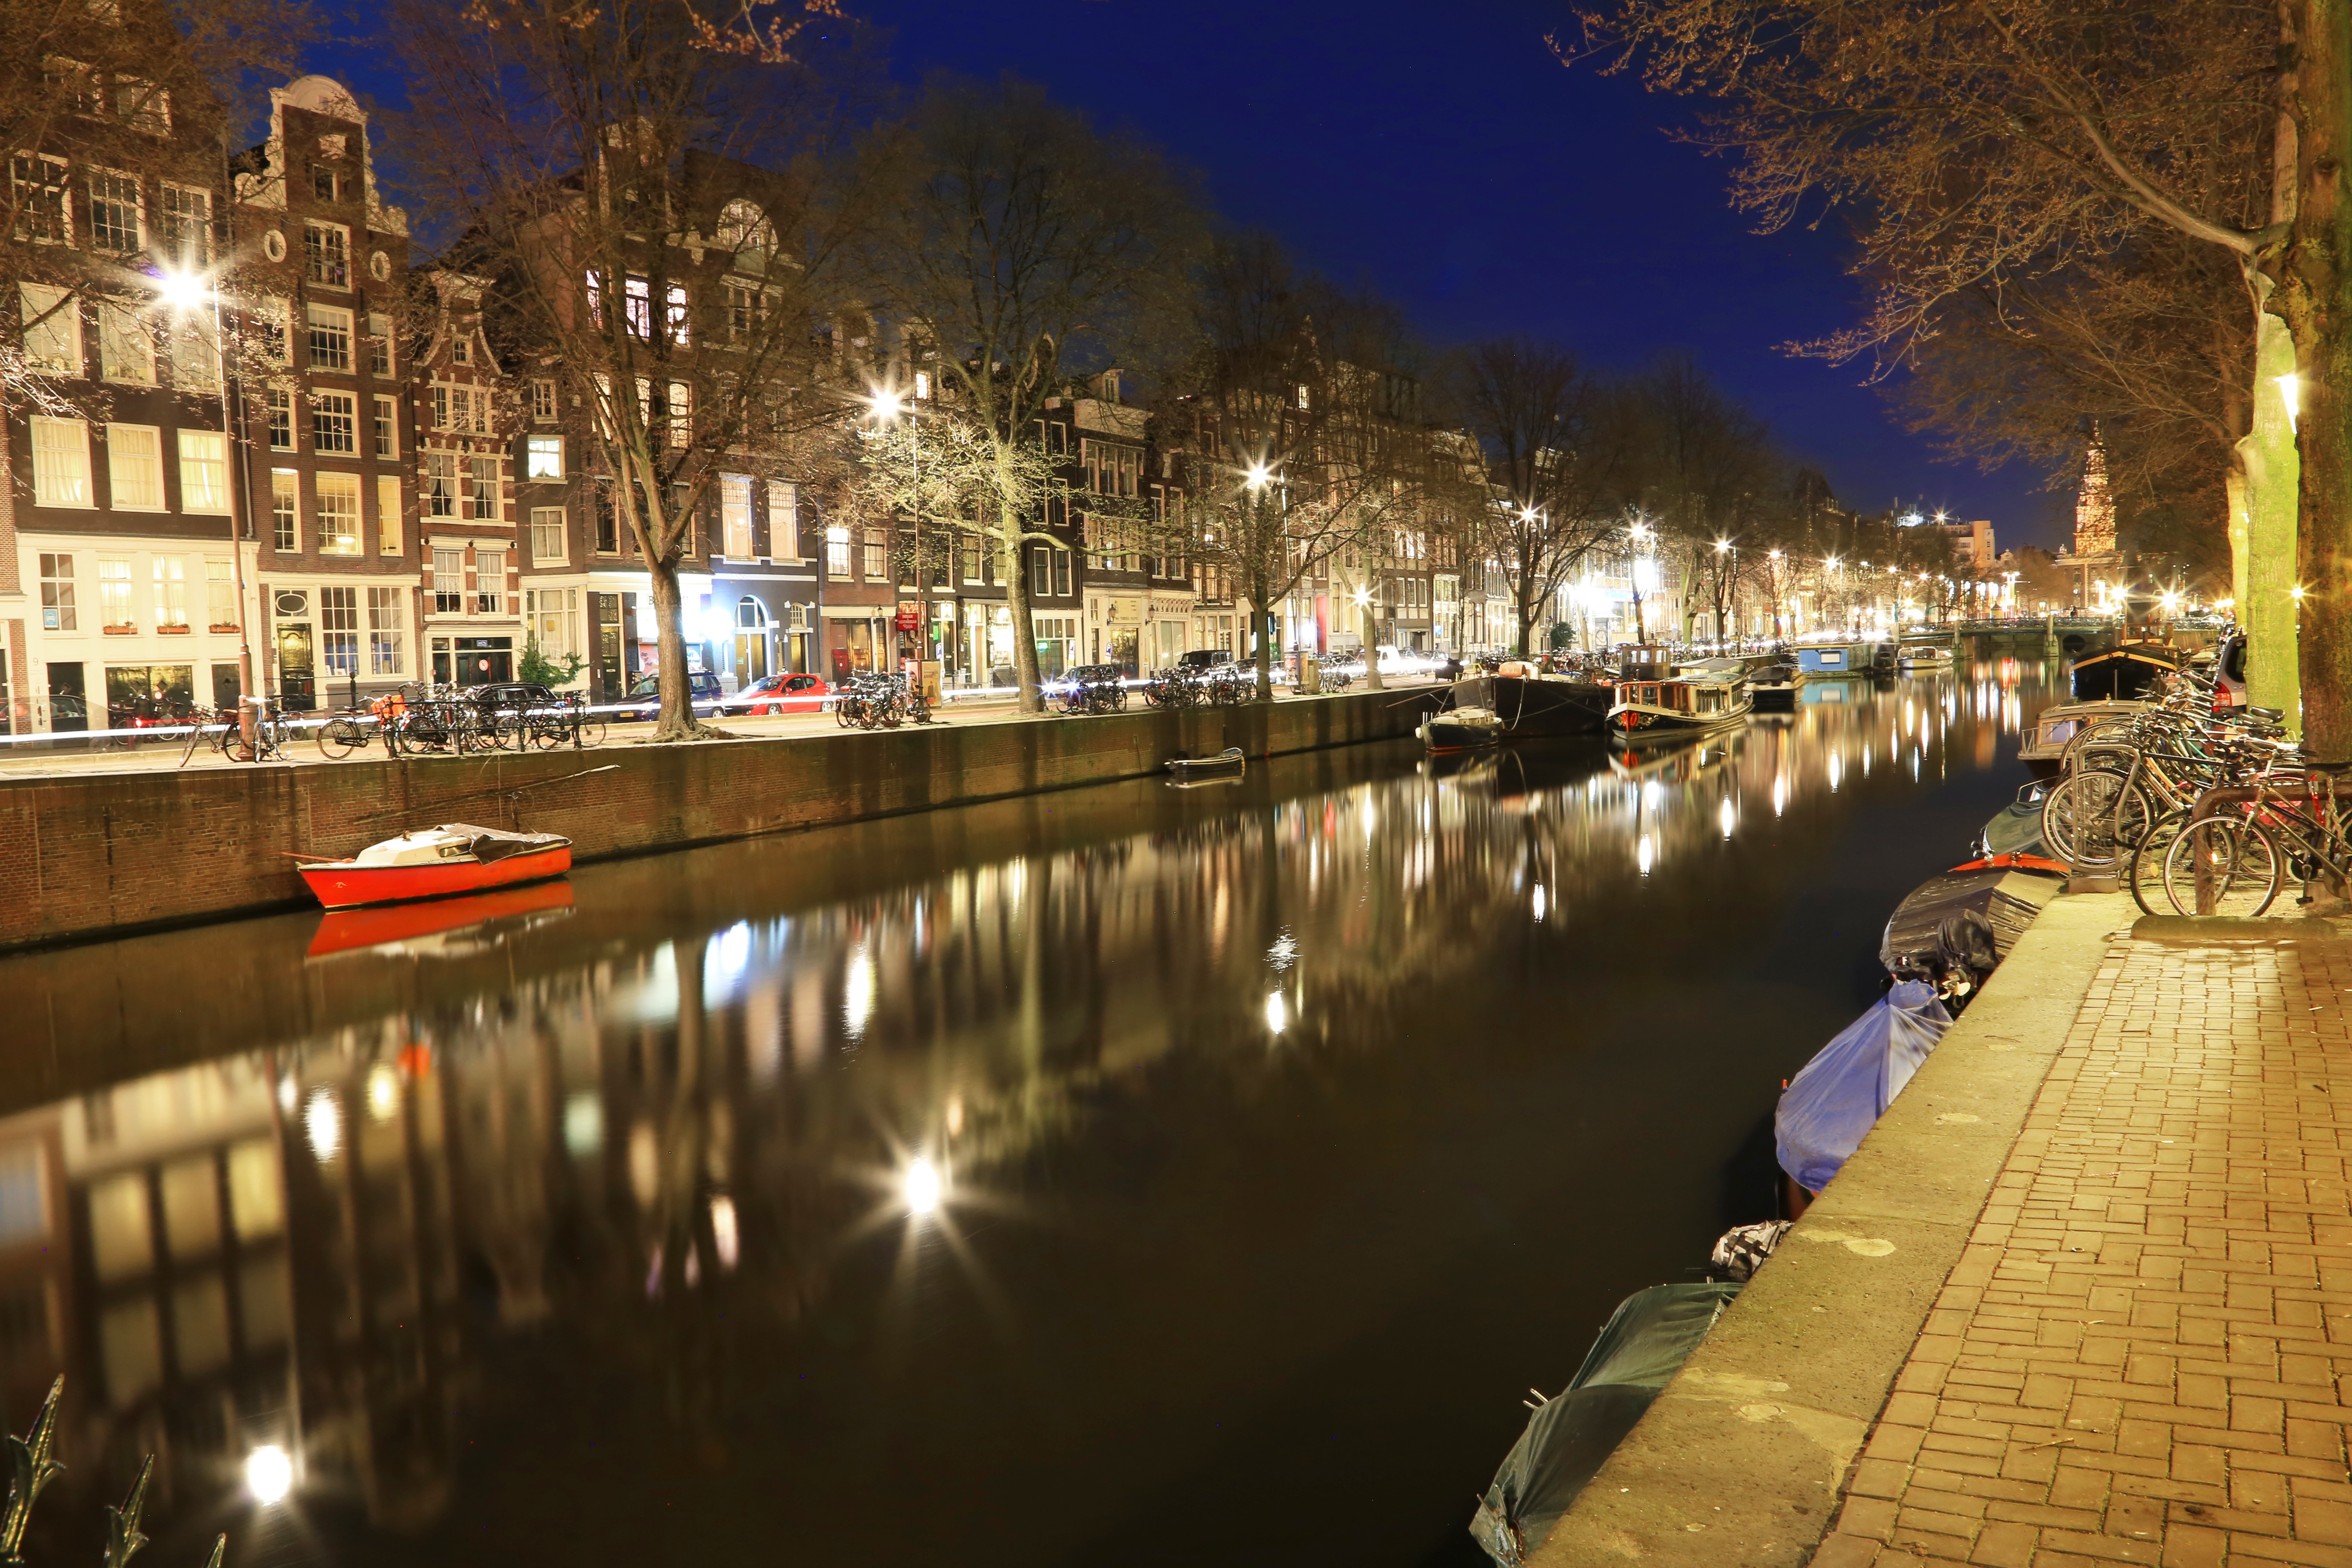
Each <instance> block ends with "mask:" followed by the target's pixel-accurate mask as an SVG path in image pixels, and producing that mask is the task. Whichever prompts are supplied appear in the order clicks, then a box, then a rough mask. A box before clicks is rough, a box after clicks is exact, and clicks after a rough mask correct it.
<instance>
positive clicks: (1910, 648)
mask: <svg viewBox="0 0 2352 1568" xmlns="http://www.w3.org/2000/svg"><path fill="white" fill-rule="evenodd" d="M1895 668H1898V669H1900V670H1902V671H1903V672H1904V673H1905V674H1906V675H1932V674H1934V673H1935V672H1936V671H1937V670H1939V669H1949V668H1952V650H1951V649H1950V648H1948V647H1945V646H1944V645H1943V644H1942V643H1933V642H1915V643H1906V644H1904V645H1903V647H1901V648H1900V649H1898V650H1897V651H1896V653H1895Z"/></svg>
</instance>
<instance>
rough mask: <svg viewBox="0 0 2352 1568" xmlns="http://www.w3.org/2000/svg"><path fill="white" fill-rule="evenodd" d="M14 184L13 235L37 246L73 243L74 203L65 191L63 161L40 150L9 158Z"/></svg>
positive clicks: (64, 166)
mask: <svg viewBox="0 0 2352 1568" xmlns="http://www.w3.org/2000/svg"><path fill="white" fill-rule="evenodd" d="M8 174H9V176H10V178H11V180H12V181H13V182H14V183H15V184H16V237H17V238H18V239H29V240H31V241H33V242H34V243H35V244H37V245H71V244H72V243H73V203H72V198H71V197H69V196H68V195H67V194H66V161H65V160H64V159H63V158H51V157H48V156H47V155H45V154H43V153H16V155H15V156H14V157H12V158H10V159H9V160H8Z"/></svg>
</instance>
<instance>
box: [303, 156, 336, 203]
mask: <svg viewBox="0 0 2352 1568" xmlns="http://www.w3.org/2000/svg"><path fill="white" fill-rule="evenodd" d="M341 183H342V180H341V174H339V173H338V172H337V170H336V169H335V166H334V165H333V164H331V163H313V164H311V165H310V194H311V195H314V196H316V197H317V198H318V199H319V200H320V201H322V202H333V201H341V199H342V197H341V194H340V191H339V189H338V187H339V186H340V185H341Z"/></svg>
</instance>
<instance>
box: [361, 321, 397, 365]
mask: <svg viewBox="0 0 2352 1568" xmlns="http://www.w3.org/2000/svg"><path fill="white" fill-rule="evenodd" d="M367 327H368V345H367V349H368V374H370V375H390V374H392V318H391V317H390V316H387V315H385V314H383V312H382V311H381V310H377V311H371V312H370V313H369V315H368V322H367Z"/></svg>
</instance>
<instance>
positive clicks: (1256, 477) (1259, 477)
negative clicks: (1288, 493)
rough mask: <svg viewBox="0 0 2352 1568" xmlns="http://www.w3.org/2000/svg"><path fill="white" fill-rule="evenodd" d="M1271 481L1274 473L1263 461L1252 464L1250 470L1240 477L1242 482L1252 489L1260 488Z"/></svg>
mask: <svg viewBox="0 0 2352 1568" xmlns="http://www.w3.org/2000/svg"><path fill="white" fill-rule="evenodd" d="M1273 481H1274V475H1273V474H1272V473H1271V472H1269V471H1268V470H1267V468H1266V466H1265V464H1264V463H1256V464H1253V465H1252V466H1251V468H1250V471H1249V472H1248V473H1247V474H1245V475H1244V476H1243V477H1242V483H1244V484H1245V485H1247V486H1248V487H1249V488H1250V489H1254V490H1262V489H1265V487H1266V486H1267V485H1269V484H1271V483H1272V482H1273Z"/></svg>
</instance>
